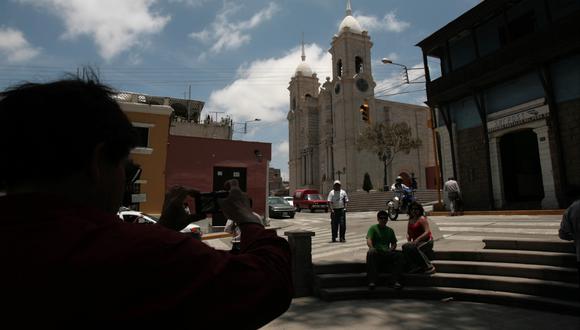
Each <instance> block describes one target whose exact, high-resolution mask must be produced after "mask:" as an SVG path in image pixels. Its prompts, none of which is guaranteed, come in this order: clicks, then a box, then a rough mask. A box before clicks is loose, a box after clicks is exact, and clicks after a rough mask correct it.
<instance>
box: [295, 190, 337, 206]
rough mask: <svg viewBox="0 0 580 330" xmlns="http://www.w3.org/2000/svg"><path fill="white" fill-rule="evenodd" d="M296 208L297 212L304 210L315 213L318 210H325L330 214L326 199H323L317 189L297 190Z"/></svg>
mask: <svg viewBox="0 0 580 330" xmlns="http://www.w3.org/2000/svg"><path fill="white" fill-rule="evenodd" d="M293 197H294V207H295V208H296V211H297V212H300V210H302V209H307V210H310V212H314V211H316V210H324V212H328V209H329V207H330V205H329V203H328V201H327V200H326V198H323V197H322V196H321V195H320V193H319V192H318V190H315V189H296V191H295V192H294V196H293Z"/></svg>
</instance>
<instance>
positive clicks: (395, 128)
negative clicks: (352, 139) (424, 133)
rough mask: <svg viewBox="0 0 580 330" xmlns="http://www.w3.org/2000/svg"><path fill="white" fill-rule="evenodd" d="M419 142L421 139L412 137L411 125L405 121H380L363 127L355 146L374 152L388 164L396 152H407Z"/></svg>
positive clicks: (420, 142)
mask: <svg viewBox="0 0 580 330" xmlns="http://www.w3.org/2000/svg"><path fill="white" fill-rule="evenodd" d="M421 144H422V141H421V139H419V138H418V137H413V132H412V130H411V127H410V126H409V125H408V124H407V123H405V122H400V123H393V124H390V123H380V124H373V125H370V126H367V127H365V128H364V129H363V131H362V132H361V134H360V136H359V138H358V141H357V148H358V150H368V151H370V152H372V153H375V154H376V155H377V156H378V157H379V160H381V161H383V160H384V161H386V162H387V166H388V165H389V164H391V163H392V162H393V159H395V156H396V155H397V154H398V153H400V152H403V153H405V154H409V153H410V152H411V150H413V149H417V148H419V147H420V146H421Z"/></svg>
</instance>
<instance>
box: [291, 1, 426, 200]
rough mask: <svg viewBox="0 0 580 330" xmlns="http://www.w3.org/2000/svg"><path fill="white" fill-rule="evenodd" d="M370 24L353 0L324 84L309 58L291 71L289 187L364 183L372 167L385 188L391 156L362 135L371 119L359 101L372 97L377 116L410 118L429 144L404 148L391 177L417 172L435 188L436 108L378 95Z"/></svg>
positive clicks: (374, 176)
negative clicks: (361, 143)
mask: <svg viewBox="0 0 580 330" xmlns="http://www.w3.org/2000/svg"><path fill="white" fill-rule="evenodd" d="M372 46H373V43H372V42H371V38H370V36H369V34H368V32H367V31H364V30H363V29H362V28H361V26H360V24H359V23H358V21H357V20H356V19H355V18H354V17H353V16H352V10H351V7H350V1H348V5H347V11H346V16H345V18H344V19H343V21H342V23H341V24H340V27H339V31H338V34H337V35H335V36H334V37H333V38H332V42H331V48H330V50H329V52H330V53H331V54H332V77H327V78H326V81H325V82H324V83H323V84H322V85H321V83H320V81H319V79H318V77H317V75H316V73H314V72H312V69H311V68H310V66H309V65H308V63H307V62H306V57H305V54H304V46H303V47H302V62H301V63H300V64H299V65H298V67H297V69H296V71H295V74H294V76H293V77H292V78H291V81H290V84H289V87H288V90H289V91H290V109H289V112H288V116H287V119H288V125H289V129H288V131H289V147H290V148H289V149H290V150H289V152H290V154H289V175H290V192H291V193H292V192H293V191H294V190H296V189H301V188H311V189H318V190H319V191H321V192H323V193H326V192H328V191H329V190H330V189H331V187H332V183H333V181H334V180H340V181H341V182H342V185H343V188H344V189H346V190H347V191H355V190H362V185H363V180H364V175H365V173H369V175H370V178H371V180H372V183H373V186H374V188H375V189H380V188H383V182H384V177H385V168H384V163H383V161H382V160H381V159H379V158H378V156H377V155H376V154H371V153H370V152H368V151H364V150H362V151H359V150H358V148H357V138H358V136H359V134H360V132H361V131H362V130H363V129H364V128H365V127H366V126H367V125H369V124H368V123H367V122H365V121H364V120H363V119H362V116H361V113H360V111H359V109H360V106H361V105H362V104H364V103H366V104H368V106H369V112H370V122H371V123H379V122H390V123H397V122H406V123H407V124H408V125H409V126H410V127H411V129H412V132H413V136H414V137H419V138H420V139H421V140H422V146H421V147H420V148H418V149H415V150H412V151H411V152H410V153H409V154H404V153H403V154H401V153H399V154H397V155H396V156H395V157H394V160H393V162H392V163H391V164H390V165H389V167H388V168H387V169H386V180H387V182H388V183H389V184H392V183H393V182H394V180H395V178H396V177H397V176H398V175H401V176H403V178H404V179H405V180H406V181H410V179H411V177H415V179H416V180H417V183H418V187H419V188H420V189H425V188H430V189H434V188H435V175H436V173H435V159H434V157H435V156H434V148H433V140H432V131H431V129H430V128H429V127H428V122H429V120H430V110H429V108H427V107H424V106H417V105H413V104H405V103H399V102H392V101H387V100H380V99H377V98H375V93H374V89H375V86H376V83H375V81H374V79H373V74H372V66H371V62H372V57H371V48H372Z"/></svg>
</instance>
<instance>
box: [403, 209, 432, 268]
mask: <svg viewBox="0 0 580 330" xmlns="http://www.w3.org/2000/svg"><path fill="white" fill-rule="evenodd" d="M424 214H425V210H424V209H423V206H421V204H419V203H418V202H413V203H411V205H409V224H408V225H407V241H408V242H407V243H405V244H404V245H403V255H404V256H405V261H406V263H407V264H409V265H411V267H412V268H411V270H410V271H409V272H410V273H418V272H423V273H428V274H432V273H434V272H435V266H433V265H432V264H431V261H430V260H429V257H428V256H432V255H433V235H431V229H430V228H429V221H428V220H427V217H426V216H425V215H424Z"/></svg>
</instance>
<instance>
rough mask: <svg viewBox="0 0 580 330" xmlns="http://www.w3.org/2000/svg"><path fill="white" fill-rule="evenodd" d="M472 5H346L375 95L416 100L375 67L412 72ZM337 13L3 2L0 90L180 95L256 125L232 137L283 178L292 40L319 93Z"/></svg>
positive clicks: (235, 6)
mask: <svg viewBox="0 0 580 330" xmlns="http://www.w3.org/2000/svg"><path fill="white" fill-rule="evenodd" d="M477 3H479V0H438V1H434V0H352V9H353V16H355V18H357V19H358V20H359V23H360V25H361V26H362V28H363V29H364V30H368V31H369V34H370V36H371V40H372V41H373V42H374V46H373V48H372V57H373V63H372V69H373V74H374V78H375V81H376V82H377V83H378V86H377V89H376V91H379V93H377V95H381V96H380V98H383V99H389V100H394V101H400V102H410V103H417V104H421V103H422V102H423V101H425V99H426V97H425V94H424V91H421V89H424V86H423V85H421V84H413V85H405V86H400V85H401V82H402V80H401V79H402V72H401V68H400V67H397V66H394V65H384V64H381V63H380V60H381V58H383V57H388V58H389V59H391V60H393V61H394V62H397V63H402V64H405V65H407V66H408V67H409V68H413V67H416V68H419V67H422V66H423V65H422V55H421V51H420V49H419V48H418V47H415V44H417V43H418V42H419V41H421V40H422V39H423V38H425V37H427V36H428V35H430V34H431V33H433V32H435V31H436V30H437V29H439V28H441V27H443V26H444V25H445V24H447V23H448V22H449V21H451V20H453V19H454V18H456V17H458V16H459V15H461V14H463V13H464V12H465V11H467V10H469V9H471V8H472V7H473V6H475V5H476V4H477ZM345 9H346V1H345V0H248V1H232V0H3V1H0V89H4V88H6V87H8V86H10V85H12V84H15V83H18V82H21V81H25V80H30V81H49V80H53V79H56V78H59V77H62V76H63V74H64V73H65V72H76V71H77V68H79V67H81V66H84V65H91V66H93V67H96V68H98V69H99V72H100V74H101V78H102V80H103V81H104V82H106V83H108V84H110V85H112V86H113V87H115V88H116V89H119V90H126V91H133V92H139V93H144V94H150V95H160V96H172V97H184V96H186V95H187V94H188V88H189V86H190V85H191V97H192V98H193V99H196V100H201V101H204V102H206V107H205V109H204V115H205V114H208V113H212V116H216V113H218V114H217V115H218V116H221V115H229V116H231V117H232V118H233V120H234V122H236V123H243V122H244V121H247V120H252V119H254V118H260V119H261V121H260V122H254V123H250V124H248V132H247V134H241V133H235V134H234V138H235V139H242V140H249V141H262V142H271V143H272V153H273V159H272V164H271V166H273V167H276V168H280V169H282V175H283V177H284V178H285V179H288V176H287V173H288V165H287V162H288V125H287V121H286V113H287V111H288V107H289V96H288V95H289V94H288V90H287V87H288V82H289V81H290V77H291V76H292V75H293V73H294V70H295V69H296V66H297V65H298V64H299V63H300V40H301V35H302V33H304V38H305V44H306V56H307V58H306V61H307V62H308V63H309V64H310V66H311V67H312V69H313V70H314V71H315V72H316V73H317V74H318V77H319V78H320V81H321V83H322V82H324V80H325V77H327V76H331V72H330V70H331V64H330V55H329V54H328V52H327V50H328V49H329V47H330V42H331V40H332V37H333V35H335V34H336V33H337V32H338V31H337V30H338V25H339V24H340V22H341V21H342V19H343V18H344V16H345ZM421 73H422V72H421V70H411V71H410V75H411V77H410V78H411V79H416V81H422V79H421ZM380 91H382V92H380ZM407 92H409V93H407ZM399 93H403V94H399ZM392 94H398V95H392ZM222 113H223V114H222ZM242 128H243V125H242V124H236V125H235V129H236V131H240V132H241V129H242Z"/></svg>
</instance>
